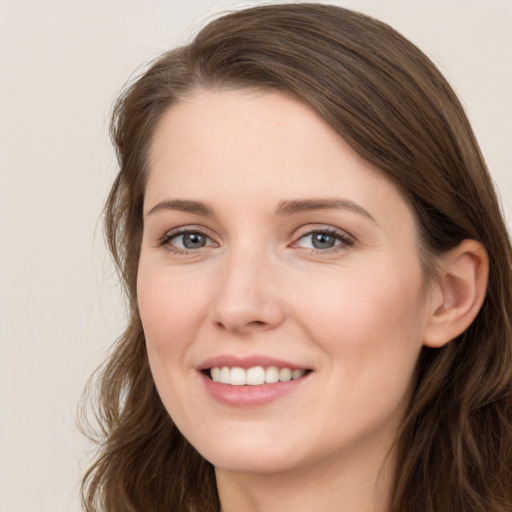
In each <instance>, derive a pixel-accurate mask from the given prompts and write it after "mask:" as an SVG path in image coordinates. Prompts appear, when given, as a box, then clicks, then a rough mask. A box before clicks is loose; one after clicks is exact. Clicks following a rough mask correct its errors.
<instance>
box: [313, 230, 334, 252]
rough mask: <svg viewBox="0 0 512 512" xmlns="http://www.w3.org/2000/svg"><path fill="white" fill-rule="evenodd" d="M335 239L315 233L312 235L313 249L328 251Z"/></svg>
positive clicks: (324, 234) (326, 234) (325, 234)
mask: <svg viewBox="0 0 512 512" xmlns="http://www.w3.org/2000/svg"><path fill="white" fill-rule="evenodd" d="M334 243H335V239H334V237H333V236H331V235H329V234H328V233H315V234H314V235H313V247H314V248H315V249H330V248H331V247H333V246H334Z"/></svg>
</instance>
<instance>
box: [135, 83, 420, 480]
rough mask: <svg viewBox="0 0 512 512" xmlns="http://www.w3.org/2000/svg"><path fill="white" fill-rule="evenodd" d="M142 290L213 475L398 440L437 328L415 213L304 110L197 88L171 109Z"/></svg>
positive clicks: (348, 453) (370, 450) (158, 159)
mask: <svg viewBox="0 0 512 512" xmlns="http://www.w3.org/2000/svg"><path fill="white" fill-rule="evenodd" d="M138 300H139V307H140V315H141V318H142V323H143V327H144V332H145V336H146V341H147V350H148V356H149V361H150V365H151V370H152V373H153V376H154V380H155V383H156V386H157V388H158V391H159V393H160V396H161V398H162V401H163V403H164V405H165V407H166V409H167V410H168V412H169V414H170V416H171V417H172V419H173V420H174V422H175V423H176V425H177V426H178V428H179V429H180V430H181V432H182V433H183V434H184V436H185V437H186V438H187V439H188V440H189V441H190V442H191V443H192V444H193V445H194V446H195V447H196V448H197V449H198V451H199V452H200V453H201V454H202V455H203V456H204V457H205V458H206V459H208V460H209V461H210V462H212V463H213V464H214V465H215V466H216V468H219V469H222V470H225V471H234V472H248V473H251V472H254V473H266V472H268V473H271V472H286V471H290V470H292V469H294V470H296V469H297V468H301V467H307V466H308V465H310V464H315V467H317V468H318V467H321V465H322V464H323V465H328V464H331V465H333V464H334V465H335V464H342V463H344V461H345V462H346V461H350V460H352V461H353V460H355V459H356V458H357V459H358V460H360V459H361V457H366V456H367V454H372V455H371V456H374V454H377V453H384V452H386V451H387V450H388V449H389V447H390V443H391V442H392V439H393V436H394V435H395V433H396V430H397V428H398V426H399V424H400V422H401V420H402V417H403V414H404V410H405V407H406V404H407V402H408V398H409V394H410V389H411V382H412V376H413V373H414V368H415V364H416V361H417V358H418V355H419V351H420V348H421V346H422V335H423V331H424V329H425V325H426V321H427V310H428V308H427V307H426V304H427V302H428V301H427V297H426V286H425V280H424V274H423V272H422V267H421V264H420V259H419V256H418V243H417V237H416V226H415V220H414V217H413V215H412V213H411V210H410V208H409V207H408V205H407V204H406V202H405V201H404V200H403V199H402V197H401V196H400V194H399V192H398V191H397V189H396V188H395V187H394V186H393V185H392V184H391V183H390V182H389V181H388V180H387V179H385V178H384V177H383V176H382V175H381V174H379V172H378V171H377V170H375V169H373V168H372V167H371V166H370V164H368V163H367V162H365V161H364V160H362V159H361V158H360V157H359V156H358V155H357V154H356V153H354V152H353V151H352V150H351V149H350V148H349V147H348V146H347V145H346V144H345V143H344V142H343V141H342V140H341V139H340V138H339V137H338V136H337V135H336V134H335V133H334V132H333V131H332V130H331V129H330V127H328V126H327V125H326V124H325V123H324V121H323V120H322V119H320V118H319V116H318V115H317V114H316V113H314V112H313V111H312V110H310V109H309V108H308V107H307V106H305V105H303V104H302V103H299V102H297V101H295V100H294V99H291V98H289V97H287V96H285V95H283V94H280V93H274V92H261V91H252V90H238V91H197V92H195V93H194V94H192V95H190V96H189V97H187V98H186V99H185V100H182V101H181V102H180V103H178V104H176V105H174V106H173V107H171V109H170V110H169V111H168V112H167V113H166V114H165V116H164V117H163V118H162V119H161V122H160V124H159V126H158V128H157V130H156V133H155V136H154V139H153V144H152V151H151V159H150V170H149V177H148V182H147V189H146V193H145V200H144V234H143V242H142V249H141V254H140V265H139V273H138Z"/></svg>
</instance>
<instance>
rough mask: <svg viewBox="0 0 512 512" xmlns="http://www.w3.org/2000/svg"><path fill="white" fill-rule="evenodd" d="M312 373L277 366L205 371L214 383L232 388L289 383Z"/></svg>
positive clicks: (223, 368)
mask: <svg viewBox="0 0 512 512" xmlns="http://www.w3.org/2000/svg"><path fill="white" fill-rule="evenodd" d="M310 372H311V370H302V369H292V368H278V367H277V366H267V367H263V366H253V367H252V368H240V367H237V366H233V367H229V366H222V367H220V366H215V367H213V368H210V369H208V370H205V374H206V375H207V376H208V377H209V378H210V379H211V380H212V381H213V382H217V383H219V384H229V385H231V386H261V385H263V384H275V383H277V382H288V381H290V380H296V379H300V378H301V377H303V376H304V375H306V374H308V373H310Z"/></svg>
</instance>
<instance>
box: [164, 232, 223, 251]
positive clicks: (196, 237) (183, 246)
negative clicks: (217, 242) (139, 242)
mask: <svg viewBox="0 0 512 512" xmlns="http://www.w3.org/2000/svg"><path fill="white" fill-rule="evenodd" d="M160 244H161V245H166V246H167V247H168V248H169V249H171V250H173V251H177V252H184V251H193V250H197V249H202V248H203V247H208V246H211V245H214V243H213V241H212V240H211V239H210V238H209V237H208V236H206V235H205V234H204V233H202V232H201V231H193V230H187V231H181V232H179V233H176V232H174V233H168V234H166V235H164V236H163V237H162V239H161V241H160Z"/></svg>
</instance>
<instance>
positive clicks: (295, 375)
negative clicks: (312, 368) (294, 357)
mask: <svg viewBox="0 0 512 512" xmlns="http://www.w3.org/2000/svg"><path fill="white" fill-rule="evenodd" d="M305 373H306V370H293V372H292V379H300V378H301V377H302V376H303V375H304V374H305Z"/></svg>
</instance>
